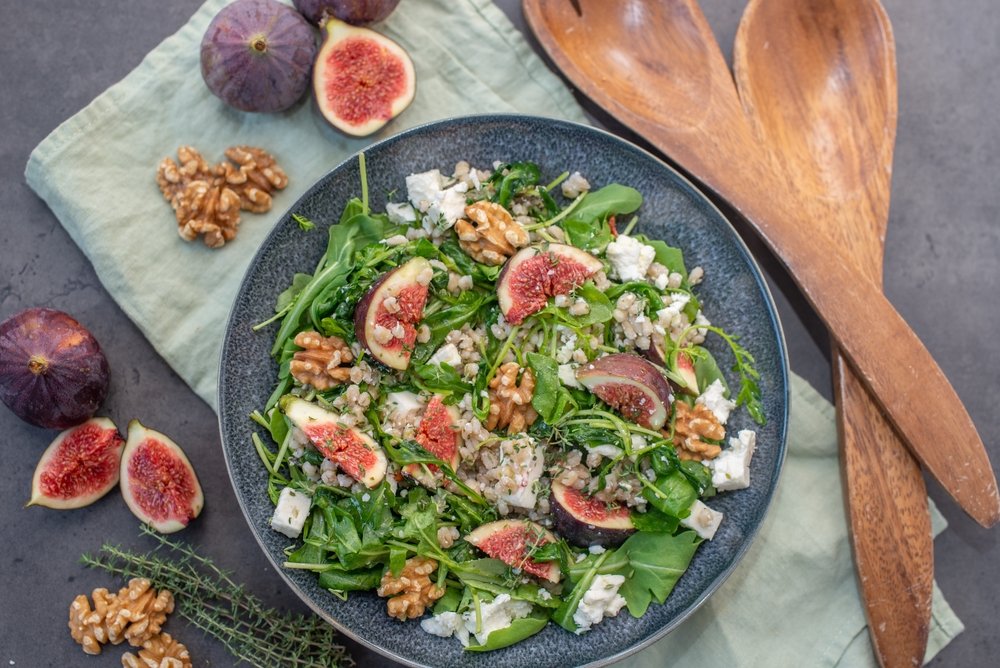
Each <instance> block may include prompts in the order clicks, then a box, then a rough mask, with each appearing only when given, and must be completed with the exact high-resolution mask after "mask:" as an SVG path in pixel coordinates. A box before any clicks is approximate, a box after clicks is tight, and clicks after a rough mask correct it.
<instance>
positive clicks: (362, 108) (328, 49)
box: [312, 19, 417, 137]
mask: <svg viewBox="0 0 1000 668" xmlns="http://www.w3.org/2000/svg"><path fill="white" fill-rule="evenodd" d="M324 32H325V34H326V38H325V40H324V41H323V45H322V46H321V47H320V50H319V54H318V55H317V56H316V65H315V66H314V67H313V74H312V89H313V101H314V102H315V104H316V108H317V109H318V110H319V113H320V115H321V116H322V117H323V119H324V120H325V121H326V122H327V123H329V124H330V126H332V127H333V128H334V129H335V130H337V131H339V132H342V133H344V134H345V135H347V136H349V137H367V136H368V135H371V134H373V133H375V132H378V131H379V130H381V129H382V128H383V127H384V126H385V125H386V124H387V123H388V122H389V121H391V120H392V119H394V118H396V116H399V115H400V114H401V113H403V111H404V110H405V109H406V108H407V107H408V106H410V103H411V102H413V98H414V96H415V95H416V90H417V75H416V70H415V69H414V67H413V61H412V60H411V59H410V56H409V54H408V53H407V52H406V50H405V49H403V47H401V46H400V45H399V44H397V43H396V42H394V41H393V40H391V39H389V38H388V37H386V36H385V35H382V34H379V33H377V32H375V31H374V30H369V29H368V28H362V27H359V26H352V25H348V24H347V23H344V22H343V21H340V20H337V19H330V20H329V21H327V22H326V24H325V26H324Z"/></svg>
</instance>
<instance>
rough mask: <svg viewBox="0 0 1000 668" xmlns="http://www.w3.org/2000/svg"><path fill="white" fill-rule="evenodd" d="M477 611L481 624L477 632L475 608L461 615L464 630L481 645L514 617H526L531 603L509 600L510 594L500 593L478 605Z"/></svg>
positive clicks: (506, 625)
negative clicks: (463, 620)
mask: <svg viewBox="0 0 1000 668" xmlns="http://www.w3.org/2000/svg"><path fill="white" fill-rule="evenodd" d="M479 612H480V618H481V620H482V626H481V628H480V629H479V631H478V632H477V631H476V611H475V610H469V611H467V612H465V613H463V614H462V617H463V618H464V619H465V628H466V630H467V631H468V632H469V633H471V634H472V635H474V636H476V642H478V643H479V644H480V645H482V644H485V643H486V640H487V638H489V637H490V634H491V633H493V632H494V631H499V630H500V629H505V628H507V627H508V626H510V624H511V622H513V621H514V620H515V619H520V618H521V617H527V616H528V615H529V614H530V613H531V604H530V603H528V602H527V601H514V600H511V598H510V594H500V595H499V596H497V597H496V598H495V599H493V600H492V601H491V602H489V603H483V604H482V605H480V606H479Z"/></svg>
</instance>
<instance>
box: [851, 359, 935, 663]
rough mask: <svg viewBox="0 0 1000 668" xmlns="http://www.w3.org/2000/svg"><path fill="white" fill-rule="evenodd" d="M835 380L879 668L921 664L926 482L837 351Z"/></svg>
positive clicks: (926, 587) (926, 616)
mask: <svg viewBox="0 0 1000 668" xmlns="http://www.w3.org/2000/svg"><path fill="white" fill-rule="evenodd" d="M833 374H834V378H833V379H834V391H835V392H836V397H835V398H836V403H837V427H838V429H839V431H840V446H841V468H842V470H843V473H844V475H843V484H844V500H845V502H846V505H847V515H848V520H849V521H850V524H851V532H850V538H851V547H852V548H853V551H854V561H855V563H856V564H857V570H858V585H859V586H860V587H861V592H862V595H863V597H864V601H865V606H866V614H867V617H868V628H869V629H870V631H871V639H872V644H873V645H874V646H875V656H876V657H877V658H878V660H879V663H880V664H881V665H882V666H884V667H889V666H919V665H921V664H922V663H923V658H924V652H925V651H926V648H927V634H928V631H929V628H930V614H931V595H932V591H933V580H934V545H933V542H932V539H931V517H930V513H929V512H928V509H927V490H926V488H925V485H924V478H923V476H922V475H921V473H920V467H919V466H917V463H916V462H915V461H914V460H913V458H912V457H911V456H910V453H909V452H908V451H907V450H906V449H905V448H904V447H903V445H902V443H900V442H899V440H898V438H897V437H896V434H895V432H894V431H893V430H892V426H891V425H890V424H889V422H888V421H887V420H886V419H885V417H883V415H882V411H881V410H880V409H879V407H878V405H877V404H875V402H874V401H872V399H871V398H870V397H869V395H868V392H867V391H866V390H865V387H864V385H862V384H861V381H859V380H858V379H857V378H856V377H855V376H854V372H853V371H852V370H851V368H850V366H848V364H847V362H846V360H844V358H843V357H841V356H840V354H839V353H838V351H837V349H836V347H834V350H833Z"/></svg>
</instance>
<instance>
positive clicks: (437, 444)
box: [403, 395, 459, 487]
mask: <svg viewBox="0 0 1000 668" xmlns="http://www.w3.org/2000/svg"><path fill="white" fill-rule="evenodd" d="M458 419H459V413H458V409H457V408H455V407H454V406H445V404H444V401H442V400H441V397H440V396H438V395H434V396H433V397H431V400H430V402H428V404H427V408H426V409H425V410H424V416H423V417H422V418H421V419H420V426H419V427H417V436H416V439H417V443H419V444H420V445H422V446H423V447H424V448H426V449H427V450H428V451H429V452H430V453H431V454H432V455H434V456H435V457H437V458H438V459H440V460H442V461H444V462H447V463H448V464H449V465H450V466H451V468H452V470H456V469H458V462H459V454H458V428H457V426H456V425H457V424H458ZM425 466H426V467H427V468H426V469H425V468H424V467H425ZM437 471H438V467H437V466H436V465H434V464H407V465H406V466H404V467H403V473H405V474H406V475H408V476H411V477H412V478H414V479H415V480H416V481H417V482H419V483H420V484H421V485H423V486H424V487H437V484H438V480H437V477H436V476H435V475H434V474H435V473H436V472H437Z"/></svg>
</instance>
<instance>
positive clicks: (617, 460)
mask: <svg viewBox="0 0 1000 668" xmlns="http://www.w3.org/2000/svg"><path fill="white" fill-rule="evenodd" d="M360 161H361V165H360V166H361V183H360V197H358V198H355V199H352V200H350V201H349V202H347V203H346V206H345V207H344V210H343V214H342V215H341V217H340V220H339V221H337V224H334V225H330V226H329V237H328V239H327V240H326V252H325V253H324V254H323V257H322V259H321V260H320V262H319V264H318V266H316V268H315V271H313V273H311V274H305V273H302V274H296V275H295V277H294V279H293V280H292V283H291V285H290V286H289V287H288V289H287V290H285V291H284V292H283V293H282V294H281V296H280V297H279V298H278V301H277V304H276V308H275V311H276V312H275V314H274V317H273V318H271V319H269V320H268V321H267V322H264V323H261V324H260V325H259V326H258V328H263V327H265V326H267V325H272V324H274V323H278V324H277V334H276V336H275V340H274V346H273V349H272V351H271V352H272V355H273V356H274V358H275V360H276V361H277V363H278V369H279V370H278V375H277V378H276V386H275V389H274V392H273V393H272V395H271V397H270V398H269V400H268V401H267V404H266V405H265V406H262V407H261V409H260V410H259V411H256V412H254V414H253V416H252V417H253V419H254V420H255V421H256V422H257V423H258V424H259V425H260V427H262V430H259V431H258V432H257V433H255V434H254V435H253V443H254V446H255V449H256V451H257V453H258V454H259V456H260V458H261V461H262V462H263V464H264V466H265V467H266V469H267V473H268V482H267V490H268V494H269V495H270V498H271V500H272V501H273V503H274V504H275V512H274V515H273V517H272V519H271V527H272V528H273V529H274V530H276V531H279V532H281V533H283V534H285V535H286V536H288V537H289V538H291V539H294V543H293V544H292V545H290V546H289V547H288V549H287V550H286V554H287V560H286V562H285V564H284V565H285V567H286V568H289V569H301V570H309V571H314V572H315V574H316V576H317V578H318V579H319V584H320V586H321V587H323V588H324V589H326V590H328V591H329V592H330V595H332V596H337V597H340V598H345V599H346V598H347V597H348V596H352V595H361V594H358V593H356V592H367V591H374V592H375V594H376V595H378V596H380V597H383V598H384V599H385V601H386V611H387V614H389V615H390V616H392V617H395V618H397V619H399V620H401V621H402V622H409V621H410V620H413V621H412V623H419V624H420V625H421V627H422V628H423V630H424V631H426V632H428V633H432V634H435V635H439V636H443V637H452V636H453V637H455V638H457V640H458V641H459V642H461V643H462V644H463V645H464V647H465V649H466V650H468V651H487V650H492V649H497V648H500V647H506V646H508V645H511V644H514V643H516V642H519V641H521V640H524V639H525V638H527V637H529V636H531V635H533V634H535V633H537V632H538V631H540V630H541V629H542V628H544V627H545V625H546V624H548V623H549V622H550V621H551V622H554V623H556V624H558V625H559V626H561V627H563V628H564V629H566V630H567V631H569V632H573V633H577V634H580V633H584V632H586V631H588V630H590V629H591V628H593V627H594V626H595V625H596V624H599V623H601V622H602V621H603V620H604V619H605V618H608V617H613V616H616V615H618V614H619V613H620V612H621V611H622V609H623V608H627V611H628V614H631V615H633V616H635V617H640V616H642V615H643V614H645V612H646V611H647V609H648V608H649V605H650V604H651V603H653V602H656V603H663V602H664V601H665V600H666V598H667V597H668V596H669V595H670V592H671V590H672V589H673V587H674V585H675V584H676V582H677V581H678V579H679V578H680V577H681V576H682V575H683V573H684V572H685V570H686V569H687V567H688V564H689V563H690V560H691V558H692V557H693V555H694V553H695V551H696V550H697V549H698V546H699V545H700V544H701V542H703V541H704V540H711V539H712V538H713V537H714V536H715V534H716V531H717V530H720V531H725V528H726V524H725V520H724V518H723V515H722V513H720V512H718V511H716V510H713V509H712V508H711V507H710V498H711V497H712V496H714V495H715V494H716V493H718V492H722V491H727V490H734V489H740V488H743V487H747V486H748V485H749V482H750V480H749V476H750V458H751V456H752V454H753V451H754V448H755V446H756V434H755V432H754V431H752V430H741V431H739V432H738V433H736V434H727V432H726V423H727V422H728V420H729V417H730V413H731V412H733V411H735V410H742V409H746V410H747V411H748V413H749V415H750V416H751V417H752V418H753V419H754V420H755V421H756V422H758V423H760V424H763V422H764V417H763V410H762V406H761V398H760V388H759V385H758V374H757V371H756V370H755V368H754V359H753V357H752V355H751V354H750V353H749V352H748V351H747V350H746V349H744V348H743V347H742V346H741V345H740V343H739V342H738V340H737V337H736V336H735V335H733V334H729V333H727V332H725V331H723V330H721V329H719V328H717V327H715V326H713V325H712V324H711V322H710V321H709V319H708V318H707V317H706V316H705V314H703V313H702V312H701V306H700V303H699V301H698V297H697V294H696V286H697V285H698V284H699V283H700V282H701V281H702V280H703V279H704V278H705V271H704V270H703V269H702V268H700V267H695V268H692V269H690V270H689V269H688V268H687V267H686V266H685V264H684V258H683V254H682V252H681V250H680V249H678V248H673V247H671V246H669V245H667V244H666V243H664V242H663V241H660V240H656V239H649V238H647V237H646V236H644V235H642V234H638V233H635V232H634V230H635V229H636V225H637V223H638V217H637V214H636V212H637V211H639V209H640V207H641V205H642V195H641V194H640V193H639V192H638V191H637V190H635V189H633V188H631V187H629V186H627V185H622V184H617V183H611V184H607V185H604V186H603V187H600V188H596V189H594V188H592V187H591V185H590V183H589V182H588V181H587V179H586V178H585V177H584V176H583V175H581V174H579V173H577V172H574V173H573V174H569V173H568V172H567V173H563V174H561V175H560V176H558V177H557V178H556V179H555V180H553V181H551V182H550V183H545V182H544V181H543V179H542V175H541V171H540V169H539V167H538V165H536V164H533V163H530V162H515V163H509V164H501V163H495V164H493V165H492V166H490V168H488V169H483V168H477V167H474V166H470V165H469V164H468V163H467V162H465V161H462V162H459V163H458V164H457V165H455V168H454V170H453V171H452V173H451V175H450V176H448V175H445V174H443V173H442V172H441V171H440V170H438V169H434V170H430V171H427V172H423V173H418V174H411V175H410V176H408V177H407V178H406V182H405V195H404V194H403V191H402V190H400V191H399V192H393V193H389V194H388V196H387V197H386V199H387V200H388V201H387V202H386V203H385V204H384V205H383V204H381V202H379V203H378V204H376V203H375V202H373V201H372V198H371V196H370V193H369V192H368V185H367V179H366V176H365V167H364V156H363V155H362V156H361V158H360ZM403 185H404V184H400V186H401V187H402V186H403ZM644 215H655V212H650V213H648V214H644ZM293 218H294V220H295V221H296V222H297V223H298V225H299V226H300V227H301V228H302V232H301V233H302V234H306V235H316V236H317V238H316V241H317V243H320V239H319V236H318V235H319V234H320V232H319V231H318V230H319V229H321V226H317V225H316V224H315V223H317V222H320V221H315V222H314V221H310V220H308V219H306V218H305V217H303V216H301V215H295V216H293ZM324 222H326V221H324ZM710 336H714V337H719V338H720V339H721V341H723V342H724V343H725V345H726V346H728V348H729V350H731V352H732V355H733V359H734V360H735V364H734V366H733V372H734V373H733V374H732V375H731V376H730V377H731V378H733V379H734V380H736V381H738V387H736V388H735V389H734V390H732V391H731V389H730V387H729V386H728V385H727V382H726V377H725V375H724V374H723V372H722V370H721V369H720V368H719V366H718V365H717V364H716V361H715V360H714V359H713V357H712V355H711V354H710V353H709V351H708V350H707V349H706V348H705V347H703V346H702V344H703V343H704V342H705V339H706V337H710ZM706 500H707V501H709V503H706ZM720 527H721V528H720ZM363 595H366V596H367V595H371V594H363Z"/></svg>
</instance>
